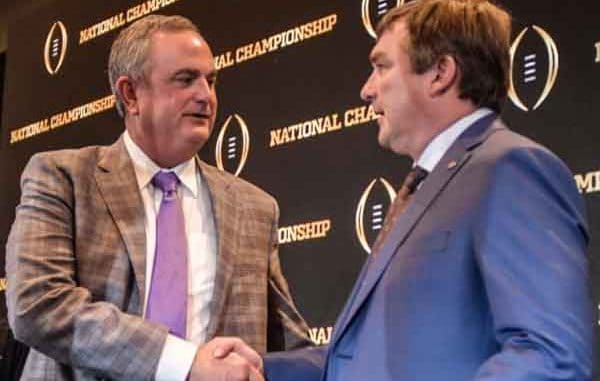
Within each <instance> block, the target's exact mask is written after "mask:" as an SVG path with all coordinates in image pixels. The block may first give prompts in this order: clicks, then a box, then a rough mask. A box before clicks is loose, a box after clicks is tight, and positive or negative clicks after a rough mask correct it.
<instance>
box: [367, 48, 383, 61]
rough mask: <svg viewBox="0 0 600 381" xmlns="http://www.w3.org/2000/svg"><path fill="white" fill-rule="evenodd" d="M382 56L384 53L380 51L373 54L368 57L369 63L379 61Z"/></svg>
mask: <svg viewBox="0 0 600 381" xmlns="http://www.w3.org/2000/svg"><path fill="white" fill-rule="evenodd" d="M383 55H384V52H382V51H381V50H378V51H376V52H373V53H371V54H370V55H369V62H375V61H379V60H380V59H381V58H382V57H383Z"/></svg>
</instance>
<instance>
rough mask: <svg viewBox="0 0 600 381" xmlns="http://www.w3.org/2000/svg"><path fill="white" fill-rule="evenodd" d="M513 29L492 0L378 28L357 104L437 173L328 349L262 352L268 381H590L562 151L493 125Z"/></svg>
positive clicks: (395, 17) (383, 244) (581, 271)
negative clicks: (557, 152) (368, 105)
mask: <svg viewBox="0 0 600 381" xmlns="http://www.w3.org/2000/svg"><path fill="white" fill-rule="evenodd" d="M510 23H511V21H510V16H509V15H508V14H507V13H506V12H505V11H503V10H501V9H499V8H498V7H497V6H495V5H493V4H491V3H490V2H488V1H483V0H416V1H413V2H410V3H407V4H406V5H404V6H401V7H399V8H396V9H394V10H392V11H391V12H389V13H388V14H387V15H386V17H385V18H384V19H383V20H382V22H381V24H380V26H379V28H378V39H377V43H376V45H375V47H374V48H373V50H372V52H371V55H370V60H371V62H372V66H373V71H372V73H371V75H370V77H369V78H368V80H367V82H366V83H365V85H364V87H363V89H362V92H361V96H362V98H363V99H365V100H366V101H368V102H369V103H371V105H372V106H373V108H374V109H375V111H376V112H377V113H378V114H379V119H378V124H379V134H378V141H379V144H380V145H381V146H382V147H385V148H388V149H390V150H392V151H393V152H395V153H397V154H399V155H409V156H410V157H411V158H413V159H414V165H415V168H418V170H419V172H421V173H423V170H422V169H425V170H426V171H427V173H428V175H427V177H426V178H425V180H424V181H423V182H422V183H420V185H414V184H413V187H412V188H413V189H411V190H409V191H408V192H404V193H405V194H403V195H402V196H400V195H399V196H398V197H397V200H398V201H395V202H394V205H393V207H392V208H391V210H394V212H392V213H391V214H390V213H389V214H388V217H387V218H386V228H384V230H387V232H384V233H382V234H381V235H380V237H379V238H378V242H377V244H376V245H375V247H374V248H373V253H372V255H371V257H370V258H369V260H368V261H367V262H366V264H365V265H364V268H363V270H362V272H361V274H360V275H359V278H358V280H357V282H356V285H355V287H354V290H353V291H352V293H351V296H350V298H349V300H348V302H347V304H346V306H345V308H344V309H343V311H342V313H341V315H340V317H339V319H338V321H337V323H336V326H335V328H334V333H333V335H332V339H331V342H330V344H329V345H328V346H327V347H321V348H313V349H304V350H299V351H294V352H282V353H276V354H269V355H267V356H266V357H265V360H264V370H265V375H266V376H267V378H268V380H270V381H280V380H282V381H283V380H294V381H304V380H306V381H318V380H320V379H322V380H326V381H342V380H343V381H354V380H356V381H359V380H360V381H363V380H372V381H388V380H389V381H467V380H478V381H483V380H485V381H492V380H493V381H517V380H519V381H524V380H526V381H542V380H544V381H546V380H570V381H575V380H589V379H590V377H591V375H590V373H591V368H592V353H591V352H592V349H591V347H592V344H591V342H592V332H591V331H592V326H593V324H592V309H591V302H590V298H589V292H588V288H587V278H588V274H587V260H586V254H585V250H586V246H587V242H588V235H587V230H586V229H587V228H586V221H585V216H584V207H583V204H582V200H581V198H580V195H579V193H578V191H577V189H576V187H575V184H574V182H573V179H572V175H571V173H570V172H569V170H568V169H567V167H566V166H565V165H564V164H563V163H562V162H561V161H560V160H559V159H558V158H557V157H556V156H555V155H554V154H552V153H551V152H550V151H549V150H547V149H546V148H544V147H542V146H540V145H539V144H537V143H535V142H532V141H531V140H529V139H527V138H525V137H523V136H520V135H518V134H516V133H514V132H512V131H510V130H509V129H508V128H506V126H504V124H503V123H502V122H501V121H500V120H499V118H498V113H499V112H500V108H501V104H502V103H503V102H504V100H505V98H506V94H507V88H508V82H509V80H508V78H509V66H510V63H509V62H510V59H509V40H510ZM411 191H412V192H413V193H412V195H410V194H409V193H411ZM401 192H402V191H401Z"/></svg>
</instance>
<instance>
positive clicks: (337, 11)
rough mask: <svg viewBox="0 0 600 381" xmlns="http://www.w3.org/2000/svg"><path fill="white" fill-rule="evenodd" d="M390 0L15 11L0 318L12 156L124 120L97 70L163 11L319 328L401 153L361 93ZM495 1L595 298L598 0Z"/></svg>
mask: <svg viewBox="0 0 600 381" xmlns="http://www.w3.org/2000/svg"><path fill="white" fill-rule="evenodd" d="M400 3H402V0H329V1H322V0H303V1H295V2H294V1H292V2H287V1H286V2H282V1H276V0H257V1H251V2H250V1H240V0H219V1H213V2H206V1H202V2H199V1H195V0H149V1H139V0H138V1H127V0H105V1H92V2H86V3H85V5H82V3H81V2H80V1H75V0H55V1H44V2H39V5H36V6H33V7H32V8H33V9H30V10H28V12H27V13H20V14H19V13H18V14H17V15H15V17H14V18H13V19H12V20H11V23H10V25H9V51H8V54H7V63H6V69H7V70H6V83H5V94H4V108H3V119H2V143H1V144H2V145H1V150H0V176H1V178H2V181H1V184H2V192H1V193H0V197H1V198H0V208H1V209H0V210H1V211H2V212H1V213H0V244H1V245H0V269H1V270H0V278H1V279H0V299H1V307H0V323H1V324H2V329H3V330H4V331H6V330H7V329H8V328H7V323H6V318H5V310H4V309H5V307H4V293H3V290H4V289H5V287H6V281H5V280H4V265H3V264H4V249H5V242H6V238H7V235H8V232H9V229H10V225H11V223H12V220H13V218H14V207H15V205H16V204H17V202H18V197H19V188H18V187H19V175H20V173H21V171H22V170H23V168H24V166H25V164H26V162H27V160H28V159H29V157H30V156H31V155H32V154H33V153H35V152H38V151H45V150H52V149H60V148H66V147H81V146H85V145H91V144H110V143H111V142H113V141H114V140H115V139H117V138H118V136H119V135H120V134H121V133H122V131H123V128H124V127H123V123H122V121H121V120H120V119H119V118H118V116H117V113H116V111H115V109H114V104H115V100H114V97H113V96H112V95H111V94H110V88H109V85H108V80H107V71H106V66H107V58H108V52H109V49H110V45H111V43H112V41H113V39H114V38H115V36H116V35H117V33H118V32H119V31H120V30H121V29H122V28H124V27H125V26H127V25H129V24H130V23H132V22H133V21H135V20H137V19H139V18H141V17H143V16H145V15H147V14H151V13H161V14H182V15H185V16H187V17H188V18H190V19H191V20H193V21H194V22H195V23H196V24H197V25H198V26H199V27H200V30H201V31H202V33H203V35H204V36H205V38H206V39H207V40H208V41H209V43H210V45H211V46H212V49H213V52H214V54H215V57H216V64H217V67H218V68H219V84H218V96H219V117H218V119H217V123H216V125H215V129H214V131H213V134H212V137H211V139H210V140H209V142H208V143H207V144H206V146H205V147H204V148H203V150H202V151H201V152H200V155H201V157H202V158H203V159H204V160H206V161H207V162H209V163H212V164H214V165H216V166H218V167H219V168H221V169H223V170H225V171H228V172H231V173H233V174H235V175H237V176H240V177H243V178H245V179H248V180H250V181H251V182H253V183H255V184H257V185H259V186H260V187H262V188H263V189H265V190H267V191H268V192H269V193H271V194H272V195H273V196H274V197H275V198H276V199H277V200H278V201H279V204H280V208H281V219H280V229H279V240H280V244H281V246H280V255H281V261H282V266H283V269H284V272H285V274H286V275H287V278H288V281H289V283H290V286H291V289H292V292H293V294H294V297H295V301H296V303H297V305H298V307H299V309H300V311H301V312H302V314H303V315H304V317H305V318H306V320H307V322H308V323H309V325H310V327H311V329H310V332H309V334H310V337H311V338H312V339H313V341H314V342H315V343H317V344H324V343H327V342H328V341H329V338H330V334H331V326H332V324H333V323H334V321H335V318H336V316H337V314H338V312H339V311H340V309H341V308H342V305H343V303H344V301H345V300H346V297H347V295H348V293H349V291H350V288H351V286H352V285H353V282H354V279H355V277H356V276H357V274H358V271H359V269H360V267H361V265H362V263H363V262H364V260H365V259H366V258H367V256H368V255H369V252H370V245H371V244H372V243H373V241H374V239H375V237H376V235H377V233H378V231H379V229H381V220H382V218H381V217H382V216H383V215H384V214H385V210H386V209H387V207H388V205H389V204H390V200H391V198H392V197H393V195H394V194H395V189H397V188H398V187H399V183H400V181H401V179H402V178H403V177H404V175H405V174H406V172H407V171H408V169H409V166H410V164H411V163H410V161H409V160H408V159H407V158H403V157H398V156H395V155H393V154H391V153H390V152H387V151H384V150H383V149H381V148H379V147H378V145H377V139H376V135H377V125H376V122H374V119H375V115H374V113H373V110H372V109H370V108H369V107H367V106H366V105H365V104H364V102H362V101H361V99H360V97H359V91H360V88H361V86H362V84H363V83H364V81H365V80H366V78H367V76H368V74H369V71H370V65H369V62H368V54H369V51H370V49H371V47H372V45H373V43H374V32H373V29H374V26H375V25H376V23H377V21H378V20H379V19H380V18H381V17H382V15H383V14H385V13H386V12H387V11H388V10H389V9H390V8H391V7H393V6H396V5H398V4H400ZM501 4H502V5H503V6H505V7H506V8H508V9H509V10H510V11H511V13H512V14H513V16H514V32H513V35H514V37H513V41H514V42H513V45H512V50H511V53H512V59H513V61H512V78H511V79H512V81H511V84H512V86H511V91H510V99H509V101H508V102H507V104H506V107H505V111H504V114H503V117H504V119H505V120H506V121H507V122H508V124H509V125H510V126H511V127H512V128H513V129H514V130H516V131H517V132H519V133H522V134H524V135H526V136H529V137H531V138H533V139H535V140H537V141H539V142H541V143H543V144H544V145H546V146H548V147H549V148H550V149H552V150H553V151H554V152H556V153H557V154H558V155H559V156H560V157H562V158H563V159H564V160H565V161H566V163H567V164H568V165H569V166H570V168H571V169H572V171H573V173H574V175H575V180H576V182H577V185H578V187H579V189H580V191H581V193H582V194H583V196H584V198H585V200H586V203H587V207H588V213H589V221H590V227H591V232H592V242H591V246H590V251H589V253H590V258H591V266H592V268H591V272H592V287H593V289H594V298H595V304H596V305H598V308H599V309H600V255H599V254H598V253H600V129H599V127H600V126H599V123H600V28H598V21H599V20H598V15H600V3H599V2H598V1H597V0H582V1H579V2H578V4H577V6H573V4H571V2H566V1H565V2H556V1H552V2H550V1H544V0H531V1H525V2H524V1H518V0H504V1H501ZM524 191H527V190H526V189H524ZM523 229H527V226H523ZM532 271H535V270H534V269H532ZM596 315H597V314H596ZM442 321H443V317H440V322H442ZM594 324H595V325H596V326H599V325H600V321H599V319H598V318H596V321H595V322H594ZM597 380H600V378H598V377H597Z"/></svg>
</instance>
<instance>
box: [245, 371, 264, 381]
mask: <svg viewBox="0 0 600 381" xmlns="http://www.w3.org/2000/svg"><path fill="white" fill-rule="evenodd" d="M249 376H250V377H249V378H248V381H265V378H264V377H263V374H262V369H261V370H260V371H259V370H258V369H256V368H251V369H250V375H249Z"/></svg>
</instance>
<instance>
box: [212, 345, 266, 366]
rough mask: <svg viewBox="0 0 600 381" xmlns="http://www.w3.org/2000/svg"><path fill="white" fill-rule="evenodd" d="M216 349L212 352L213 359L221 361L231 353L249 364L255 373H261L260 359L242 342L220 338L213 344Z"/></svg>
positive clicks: (261, 363)
mask: <svg viewBox="0 0 600 381" xmlns="http://www.w3.org/2000/svg"><path fill="white" fill-rule="evenodd" d="M215 344H216V347H215V349H214V351H213V356H214V357H215V358H219V359H222V358H224V357H226V356H227V355H228V354H230V353H231V352H234V353H236V354H238V355H239V356H240V357H242V358H244V359H245V360H246V361H248V362H249V363H250V365H252V366H253V367H254V368H255V369H256V370H257V371H259V372H262V368H263V362H262V357H260V355H259V354H258V353H257V352H256V351H255V350H254V349H252V348H250V347H249V346H248V345H247V344H246V343H244V341H242V340H241V339H239V338H234V337H229V338H226V337H221V338H219V341H218V342H216V343H215Z"/></svg>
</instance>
